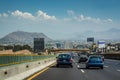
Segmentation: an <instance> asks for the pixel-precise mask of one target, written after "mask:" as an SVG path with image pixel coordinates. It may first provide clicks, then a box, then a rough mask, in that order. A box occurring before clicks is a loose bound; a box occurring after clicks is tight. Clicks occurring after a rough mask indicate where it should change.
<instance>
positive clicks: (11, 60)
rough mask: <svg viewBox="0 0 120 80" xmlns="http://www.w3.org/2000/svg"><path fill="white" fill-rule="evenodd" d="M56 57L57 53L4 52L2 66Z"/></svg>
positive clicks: (1, 56)
mask: <svg viewBox="0 0 120 80" xmlns="http://www.w3.org/2000/svg"><path fill="white" fill-rule="evenodd" d="M52 57H55V55H21V54H2V55H0V67H3V66H8V65H14V64H20V63H24V62H32V61H36V60H42V59H47V58H52Z"/></svg>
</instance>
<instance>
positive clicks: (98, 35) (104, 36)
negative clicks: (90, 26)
mask: <svg viewBox="0 0 120 80" xmlns="http://www.w3.org/2000/svg"><path fill="white" fill-rule="evenodd" d="M119 36H120V29H116V28H111V29H109V30H106V31H99V32H95V31H85V32H84V33H79V34H76V36H75V37H74V39H76V40H81V39H82V40H86V39H87V37H94V38H95V40H115V41H120V37H119Z"/></svg>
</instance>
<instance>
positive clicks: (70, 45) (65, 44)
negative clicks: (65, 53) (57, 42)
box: [64, 41, 73, 49]
mask: <svg viewBox="0 0 120 80" xmlns="http://www.w3.org/2000/svg"><path fill="white" fill-rule="evenodd" d="M64 49H73V44H72V42H70V41H65V43H64Z"/></svg>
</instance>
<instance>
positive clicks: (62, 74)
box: [27, 56, 120, 80]
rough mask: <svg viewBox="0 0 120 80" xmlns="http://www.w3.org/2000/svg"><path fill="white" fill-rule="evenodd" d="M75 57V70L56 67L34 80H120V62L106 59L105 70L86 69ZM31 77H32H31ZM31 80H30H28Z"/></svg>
mask: <svg viewBox="0 0 120 80" xmlns="http://www.w3.org/2000/svg"><path fill="white" fill-rule="evenodd" d="M77 60H78V56H75V58H74V61H73V68H70V67H68V66H61V67H60V68H57V67H56V66H55V65H53V66H51V67H49V68H47V69H46V70H44V71H42V72H41V73H40V74H39V75H37V76H34V77H33V76H32V78H31V79H32V80H120V61H117V60H109V59H105V64H104V69H103V70H102V69H99V68H91V69H86V68H85V64H84V63H78V62H77ZM30 77H31V76H30ZM27 80H30V79H27Z"/></svg>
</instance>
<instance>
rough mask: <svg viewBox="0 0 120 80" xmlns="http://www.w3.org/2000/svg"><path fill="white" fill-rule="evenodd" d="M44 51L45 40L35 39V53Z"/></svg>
mask: <svg viewBox="0 0 120 80" xmlns="http://www.w3.org/2000/svg"><path fill="white" fill-rule="evenodd" d="M43 50H44V38H34V52H41V51H43Z"/></svg>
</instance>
